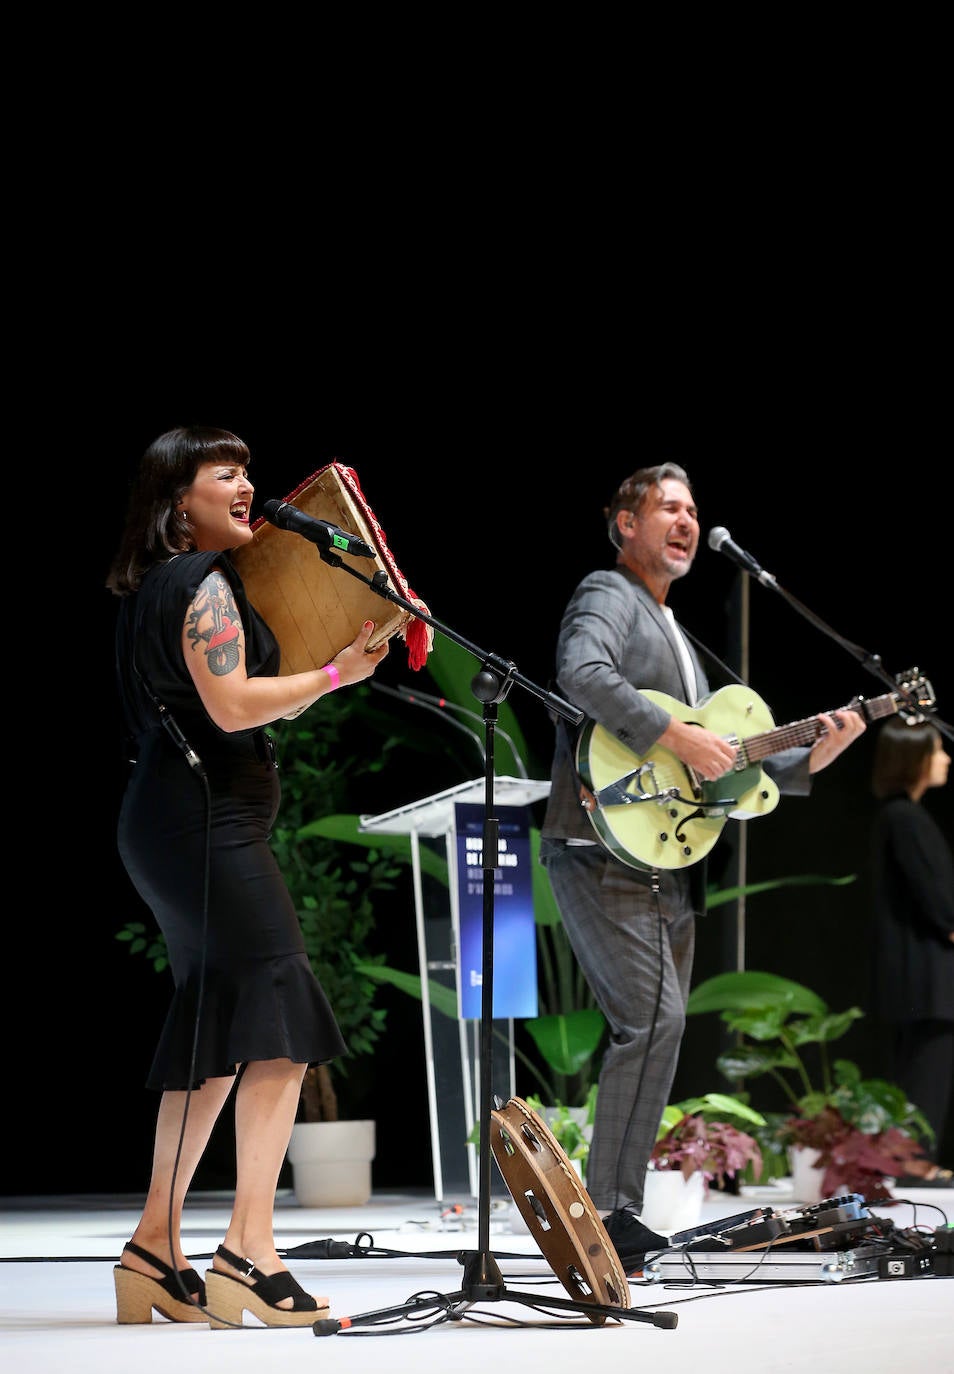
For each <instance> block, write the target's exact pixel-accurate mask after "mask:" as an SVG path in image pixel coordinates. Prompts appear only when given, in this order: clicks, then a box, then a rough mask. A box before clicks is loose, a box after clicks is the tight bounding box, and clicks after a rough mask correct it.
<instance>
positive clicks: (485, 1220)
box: [313, 545, 678, 1336]
mask: <svg viewBox="0 0 954 1374" xmlns="http://www.w3.org/2000/svg"><path fill="white" fill-rule="evenodd" d="M316 547H317V548H318V552H319V554H320V556H321V559H322V561H323V562H325V563H328V564H330V565H331V567H335V568H342V567H343V568H344V570H345V571H346V572H348V573H350V574H351V575H352V576H353V577H357V578H358V579H359V580H360V581H362V582H364V583H366V585H367V586H368V587H370V588H371V590H372V591H373V592H375V593H377V595H379V596H381V597H383V598H384V599H385V600H386V601H391V602H393V603H394V604H395V605H398V606H401V607H403V609H404V610H406V611H409V612H410V613H411V614H412V615H414V616H416V617H417V618H418V619H419V620H423V621H424V622H425V624H427V625H430V626H431V627H432V628H433V629H435V630H438V631H440V633H441V634H443V635H445V636H446V637H447V638H448V639H452V640H453V641H454V643H455V644H459V645H460V646H461V648H463V649H466V650H467V652H468V653H470V654H472V655H473V656H474V658H476V659H477V660H478V662H479V663H480V664H481V667H480V671H479V672H478V673H477V674H476V675H475V677H474V678H473V680H472V682H471V690H472V691H473V693H474V696H475V697H476V698H477V700H478V701H481V702H483V725H484V732H485V739H486V745H485V750H484V830H483V853H482V867H483V888H484V890H483V910H482V928H481V950H482V978H481V998H480V1055H481V1073H480V1091H479V1110H480V1136H479V1140H480V1144H479V1158H478V1174H477V1177H478V1199H477V1249H476V1250H474V1251H469V1252H468V1251H462V1252H461V1253H460V1254H458V1256H457V1259H458V1262H459V1263H460V1264H461V1265H462V1266H463V1268H464V1277H463V1280H462V1282H461V1286H460V1288H459V1289H457V1290H456V1291H455V1292H452V1293H438V1294H433V1293H430V1294H426V1295H420V1294H419V1295H417V1296H415V1297H411V1298H409V1299H408V1300H407V1302H404V1303H399V1304H398V1305H397V1306H394V1307H385V1308H378V1309H377V1310H376V1311H373V1312H363V1313H359V1314H358V1315H357V1316H351V1317H342V1318H331V1317H329V1318H324V1319H322V1320H320V1321H316V1322H315V1323H314V1325H313V1330H314V1334H315V1335H316V1336H333V1335H336V1334H337V1333H338V1332H339V1331H342V1330H346V1329H350V1328H352V1327H355V1326H374V1325H376V1324H378V1323H385V1322H386V1323H391V1322H393V1321H394V1320H395V1318H400V1317H410V1316H411V1315H413V1316H414V1317H416V1318H418V1319H419V1318H420V1317H421V1316H422V1315H423V1314H425V1313H427V1312H434V1313H435V1314H438V1320H441V1321H446V1320H450V1319H458V1320H459V1319H460V1318H461V1317H462V1316H463V1313H464V1310H465V1309H466V1308H467V1307H468V1306H469V1305H470V1304H472V1303H474V1302H513V1303H521V1304H523V1305H525V1306H528V1307H534V1308H537V1309H547V1308H550V1309H554V1310H559V1311H561V1312H579V1313H581V1314H583V1315H585V1316H586V1317H588V1318H589V1319H590V1321H591V1322H593V1323H594V1324H595V1325H602V1324H603V1323H604V1322H605V1320H606V1318H607V1317H615V1318H618V1319H619V1320H625V1321H639V1322H648V1323H650V1324H651V1325H653V1326H658V1327H663V1328H668V1329H672V1328H673V1327H675V1326H676V1324H677V1321H678V1318H677V1316H676V1313H674V1312H651V1311H648V1310H645V1309H639V1308H629V1307H618V1306H615V1305H613V1304H610V1303H599V1302H584V1301H577V1300H575V1299H572V1298H551V1297H545V1296H543V1295H542V1294H536V1295H534V1294H532V1293H524V1292H520V1291H519V1290H514V1289H511V1288H508V1287H507V1286H506V1284H505V1283H504V1281H503V1276H502V1274H501V1272H500V1267H499V1265H498V1264H497V1260H496V1259H495V1257H494V1255H493V1253H492V1252H491V1249H490V1189H491V1159H492V1151H491V1144H490V1125H491V1111H492V1110H493V1107H494V1096H493V1075H492V1072H491V1070H492V1057H493V981H494V979H493V959H494V876H495V869H496V859H497V854H498V836H499V818H498V817H497V816H496V815H495V814H494V737H495V731H496V724H497V707H498V704H499V703H500V702H501V701H503V700H504V699H505V698H506V696H507V694H508V692H509V691H510V689H511V687H512V686H513V685H514V683H516V684H518V685H519V686H520V687H523V688H524V689H525V690H527V691H528V692H530V693H531V694H532V695H534V696H536V697H538V698H539V699H540V700H541V701H543V702H544V703H545V705H546V706H547V707H548V708H549V709H550V710H552V711H554V712H556V713H557V714H558V715H559V716H561V717H562V718H563V719H564V720H567V721H569V722H570V723H571V724H573V725H579V723H580V721H581V720H582V719H583V712H582V711H581V710H580V709H579V707H576V706H573V705H571V704H570V703H569V702H566V701H563V700H562V699H561V698H560V697H558V696H555V695H554V694H553V693H552V692H550V691H548V690H547V689H546V688H544V687H541V686H539V684H537V683H534V682H531V681H530V679H529V678H526V677H524V676H523V674H521V673H519V672H517V669H516V666H515V665H514V664H513V663H510V662H508V661H506V660H504V659H502V658H499V657H498V656H497V655H496V654H490V653H486V652H484V651H483V650H481V649H480V648H478V647H477V646H476V645H475V644H472V643H470V642H469V641H468V640H466V639H465V638H464V637H463V636H462V635H459V634H456V633H455V632H454V631H453V630H451V629H449V628H448V627H447V626H446V625H443V624H441V622H440V621H438V620H435V619H434V618H433V617H432V616H430V615H427V614H426V613H425V612H423V611H421V610H420V608H419V607H417V606H415V605H414V603H413V602H412V601H408V600H407V599H406V598H405V597H403V596H401V595H400V594H399V593H398V592H396V591H394V589H393V588H392V587H391V586H390V584H389V582H388V578H387V573H385V572H383V571H380V570H379V571H377V572H375V573H374V574H373V576H371V577H366V576H365V574H364V573H361V572H359V571H358V570H357V569H356V568H353V567H352V566H351V565H350V564H347V563H343V562H342V560H341V557H340V556H339V555H338V554H336V553H332V552H331V551H330V549H325V548H322V547H320V546H317V545H316ZM497 1105H498V1106H499V1105H502V1104H500V1102H499V1100H498V1102H497ZM508 1187H509V1183H508Z"/></svg>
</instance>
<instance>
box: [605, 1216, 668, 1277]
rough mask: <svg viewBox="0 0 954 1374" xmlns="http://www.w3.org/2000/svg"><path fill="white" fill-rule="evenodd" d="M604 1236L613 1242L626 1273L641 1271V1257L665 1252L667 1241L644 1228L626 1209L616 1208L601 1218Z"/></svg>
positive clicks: (636, 1217)
mask: <svg viewBox="0 0 954 1374" xmlns="http://www.w3.org/2000/svg"><path fill="white" fill-rule="evenodd" d="M603 1225H604V1226H605V1228H606V1234H607V1235H608V1236H609V1238H610V1240H611V1241H612V1242H613V1246H614V1247H615V1250H616V1253H617V1255H619V1262H620V1264H621V1265H622V1266H623V1268H624V1269H625V1270H627V1271H630V1270H633V1269H641V1268H642V1264H643V1257H644V1256H645V1254H646V1252H647V1251H649V1250H666V1249H668V1247H669V1241H668V1240H667V1239H666V1237H665V1236H660V1235H657V1233H656V1232H655V1231H650V1229H649V1227H648V1226H644V1225H643V1223H642V1222H641V1221H640V1219H639V1217H638V1216H636V1214H635V1212H631V1211H630V1210H629V1208H628V1207H617V1209H616V1211H615V1212H610V1214H609V1216H608V1217H604V1218H603Z"/></svg>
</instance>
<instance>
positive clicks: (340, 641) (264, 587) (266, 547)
mask: <svg viewBox="0 0 954 1374" xmlns="http://www.w3.org/2000/svg"><path fill="white" fill-rule="evenodd" d="M285 500H286V501H287V502H288V503H289V504H290V505H293V506H295V507H297V509H298V510H301V511H304V513H305V514H306V515H311V516H313V517H314V518H315V519H316V520H325V521H328V522H329V523H330V524H332V525H337V526H338V527H339V529H342V530H344V531H345V533H346V534H356V535H358V537H359V538H361V539H363V540H364V541H365V543H366V544H369V545H371V547H372V548H374V549H375V550H376V557H374V558H360V557H358V556H357V555H353V554H348V553H341V554H336V557H340V559H341V561H342V564H344V565H349V564H350V565H351V566H353V567H354V568H356V569H357V570H358V571H359V572H360V573H361V574H362V576H363V577H372V576H374V574H375V573H376V572H384V573H385V574H387V575H388V578H389V583H388V585H389V586H390V587H391V589H392V590H394V591H396V592H398V593H399V594H400V595H402V596H404V597H405V598H407V597H408V591H407V584H406V583H404V582H403V578H402V577H401V575H400V572H399V571H398V569H397V567H396V565H395V564H394V560H393V558H392V556H391V554H390V552H389V550H388V549H387V545H386V544H385V543H384V539H383V534H382V532H381V530H380V526H378V524H377V522H376V521H375V520H374V518H373V516H370V512H368V514H369V516H370V518H366V516H365V513H364V512H363V511H362V505H361V493H360V487H358V485H357V481H356V477H355V474H354V473H353V472H352V470H351V469H349V468H346V467H344V465H343V464H341V463H330V464H329V465H328V466H327V467H323V468H319V470H318V471H317V472H315V473H313V474H312V476H311V477H308V478H306V480H305V481H304V482H303V483H302V484H301V485H300V486H299V487H297V488H296V489H295V490H294V491H293V492H292V493H291V494H290V495H289V496H286V498H285ZM367 509H368V508H367V506H365V510H366V511H367ZM252 530H253V537H252V541H251V543H250V544H246V545H245V546H244V547H242V548H240V549H237V550H236V551H235V553H234V554H233V556H232V559H233V562H234V564H235V566H236V567H237V568H238V570H239V574H240V575H241V578H242V581H243V582H244V583H245V589H246V591H247V592H248V597H249V600H250V601H251V603H252V605H253V606H254V607H255V609H256V610H257V611H258V612H259V614H260V615H262V616H264V618H265V620H266V621H267V622H268V624H269V626H270V627H271V630H272V632H273V634H274V635H275V638H276V639H277V640H278V643H279V645H280V646H281V651H282V662H281V672H282V673H283V674H284V673H299V672H305V671H307V670H308V669H310V668H322V667H324V665H325V664H326V663H328V662H330V660H331V659H333V658H334V656H335V654H337V653H338V652H339V651H340V650H341V649H343V648H345V646H346V645H348V644H350V643H351V641H352V640H353V639H354V637H355V635H356V634H357V632H358V630H359V629H360V628H361V624H362V622H363V621H365V620H373V621H374V631H373V632H372V634H371V638H370V639H369V641H368V648H369V649H375V648H377V646H378V645H379V644H382V643H383V642H384V641H385V640H387V639H391V638H392V636H393V635H396V634H401V635H403V634H404V633H405V631H406V629H407V626H408V622H409V621H411V620H412V619H413V617H412V616H411V614H410V612H409V611H406V610H404V608H403V607H401V606H398V605H395V603H394V602H392V601H388V600H387V599H386V598H385V597H382V596H379V595H378V594H377V593H376V592H373V591H372V590H371V588H370V587H369V586H367V584H366V583H365V582H364V581H362V580H361V579H360V578H357V577H354V576H352V574H351V573H349V572H346V571H345V567H333V566H331V565H330V564H328V563H326V562H324V561H323V559H322V557H321V554H320V553H319V551H318V548H317V547H316V546H315V545H314V544H312V543H311V542H310V541H309V540H307V539H304V538H303V537H302V536H301V535H300V534H295V533H293V532H292V531H289V530H282V529H278V528H277V526H275V525H271V524H269V523H268V521H266V520H265V518H264V516H263V517H261V518H259V519H258V520H256V521H255V523H254V525H253V526H252ZM417 623H419V624H420V622H417Z"/></svg>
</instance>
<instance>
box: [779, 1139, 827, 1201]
mask: <svg viewBox="0 0 954 1374" xmlns="http://www.w3.org/2000/svg"><path fill="white" fill-rule="evenodd" d="M820 1155H821V1151H820V1150H813V1149H812V1148H811V1147H810V1146H809V1145H790V1146H789V1149H788V1166H789V1168H790V1169H791V1171H792V1192H793V1193H794V1194H795V1200H796V1202H805V1203H808V1204H809V1205H811V1204H812V1203H815V1202H821V1200H822V1179H823V1178H824V1176H825V1171H824V1169H816V1168H815V1164H816V1163H817V1161H818V1159H819V1157H820Z"/></svg>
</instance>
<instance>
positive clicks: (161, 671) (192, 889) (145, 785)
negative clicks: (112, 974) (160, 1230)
mask: <svg viewBox="0 0 954 1374" xmlns="http://www.w3.org/2000/svg"><path fill="white" fill-rule="evenodd" d="M213 567H217V568H219V569H220V570H221V571H222V573H223V574H224V575H225V576H226V577H227V578H228V580H229V583H230V585H231V587H232V590H233V593H234V596H235V601H236V606H237V608H238V611H239V614H240V615H241V618H242V625H243V628H244V631H245V645H246V668H247V671H248V674H249V676H250V677H272V676H275V675H276V674H277V672H278V667H279V662H280V650H279V647H278V644H277V642H276V640H275V637H274V635H273V634H272V632H271V630H270V629H269V628H268V626H267V625H266V623H265V621H264V620H263V619H262V618H261V616H259V615H258V613H257V612H256V611H255V610H254V608H253V607H252V606H251V605H250V604H249V602H248V600H247V598H246V594H245V589H244V587H243V584H242V580H241V578H240V577H239V575H238V573H237V572H236V570H235V569H234V567H233V566H232V564H231V562H230V561H229V559H228V557H227V555H225V554H222V553H186V554H179V555H178V556H177V557H175V558H173V559H171V560H170V561H169V562H167V563H163V564H160V565H157V566H155V567H153V568H151V569H150V570H149V572H148V573H147V574H146V576H145V577H144V579H143V582H142V586H141V587H140V589H139V591H138V592H137V593H136V594H135V595H134V596H129V597H125V598H124V599H123V601H122V603H121V606H120V612H119V619H118V624H117V632H116V649H117V675H118V681H119V693H120V700H121V703H122V709H123V716H124V720H125V728H126V732H127V735H128V736H129V739H130V742H131V758H132V759H134V760H135V761H134V762H133V764H132V770H131V773H130V776H129V780H128V783H127V787H126V792H125V795H124V797H123V801H122V806H121V809H120V815H119V826H118V843H119V852H120V855H121V857H122V861H123V863H124V865H125V867H126V871H127V872H128V874H129V877H130V878H131V880H132V882H133V884H134V886H135V888H136V890H137V891H138V892H139V894H140V896H141V897H142V898H143V900H144V901H145V902H146V903H147V905H148V906H149V907H150V909H151V910H152V913H153V915H154V916H155V918H156V921H157V923H158V925H159V928H160V930H161V931H162V933H163V935H164V936H165V941H166V945H167V948H168V952H169V962H170V965H171V968H172V976H173V981H174V984H175V991H174V994H173V998H172V1004H171V1006H170V1008H169V1012H168V1015H167V1017H166V1022H165V1026H164V1028H163V1031H162V1035H161V1037H160V1040H159V1045H158V1048H157V1050H156V1054H155V1058H154V1060H153V1064H152V1069H151V1071H150V1074H149V1077H148V1080H147V1081H148V1086H149V1087H151V1088H157V1089H167V1088H168V1089H184V1088H188V1087H190V1086H195V1085H197V1084H199V1083H202V1082H203V1081H204V1080H205V1079H206V1078H220V1077H224V1076H227V1075H229V1074H233V1073H235V1071H236V1068H237V1067H238V1066H239V1065H241V1064H243V1063H245V1062H247V1061H248V1060H262V1059H280V1058H287V1059H291V1060H294V1061H295V1062H296V1063H302V1064H319V1063H326V1062H327V1061H328V1060H330V1059H333V1058H335V1057H336V1056H338V1055H341V1054H343V1053H345V1050H346V1046H345V1043H344V1040H343V1038H342V1036H341V1032H340V1030H339V1028H338V1025H337V1023H336V1021H335V1018H334V1014H333V1013H332V1010H331V1007H330V1005H329V1003H328V1000H327V998H326V996H325V994H324V991H323V990H322V988H321V985H320V984H319V982H318V980H317V979H316V977H315V975H314V972H313V971H312V968H311V965H310V964H309V962H308V958H307V955H306V953H305V946H304V941H303V939H302V933H301V927H300V925H299V921H298V916H297V914H296V912H295V908H294V905H293V903H292V900H291V896H290V894H289V892H288V889H287V886H286V884H285V881H284V878H283V877H282V874H281V870H280V869H279V867H278V864H277V862H276V860H275V857H274V854H273V853H272V850H271V848H270V846H269V842H268V841H269V836H270V834H271V828H272V825H273V823H274V820H275V817H276V814H277V812H278V806H279V802H280V800H281V786H280V782H279V777H278V773H277V770H276V768H275V765H274V762H273V760H272V757H271V751H270V742H269V740H268V738H267V736H266V734H265V731H264V730H262V729H255V730H248V731H236V732H234V733H231V734H227V733H225V732H224V731H222V730H220V729H219V728H218V727H217V726H216V725H214V724H213V722H212V721H211V720H210V719H209V717H208V715H207V714H206V712H205V710H204V708H203V706H202V703H201V700H200V698H199V695H198V693H197V692H196V690H195V684H194V683H193V681H192V677H191V675H190V673H189V669H188V667H187V666H186V663H185V661H184V658H183V651H182V626H183V622H184V620H185V616H186V611H187V608H188V606H189V604H190V602H191V601H192V599H193V598H194V596H195V593H196V590H197V589H198V587H199V585H200V584H201V582H202V581H203V579H204V578H205V577H206V576H207V575H208V573H209V571H210V570H211V569H212V568H213ZM204 648H205V646H203V645H200V646H199V647H198V648H197V650H196V652H203V651H204ZM143 679H145V682H143ZM147 687H148V690H147ZM150 692H151V694H152V696H154V697H155V698H158V700H159V701H160V702H161V703H162V704H163V705H164V706H165V708H166V710H167V712H168V713H169V714H170V715H171V717H172V718H173V720H174V721H175V724H176V726H177V727H178V729H179V730H180V731H181V733H182V735H183V736H184V737H185V739H186V741H187V743H188V745H189V747H190V748H191V749H192V751H193V752H194V754H196V755H197V756H198V758H199V760H200V761H201V764H202V769H203V772H204V778H203V776H202V774H200V773H199V772H198V771H197V770H196V769H195V768H193V766H192V765H191V764H190V762H189V760H188V758H187V756H186V753H185V752H184V751H183V749H182V748H181V747H180V746H179V745H178V744H177V743H176V741H175V739H174V738H173V736H172V734H171V733H170V732H169V731H168V730H167V729H166V728H165V727H164V726H163V725H162V724H161V722H160V713H159V711H158V709H157V707H156V706H155V704H154V703H153V701H152V699H151V696H150ZM197 1015H198V1034H196V1019H197ZM193 1053H194V1055H195V1066H194V1069H193V1068H192V1064H193Z"/></svg>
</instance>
